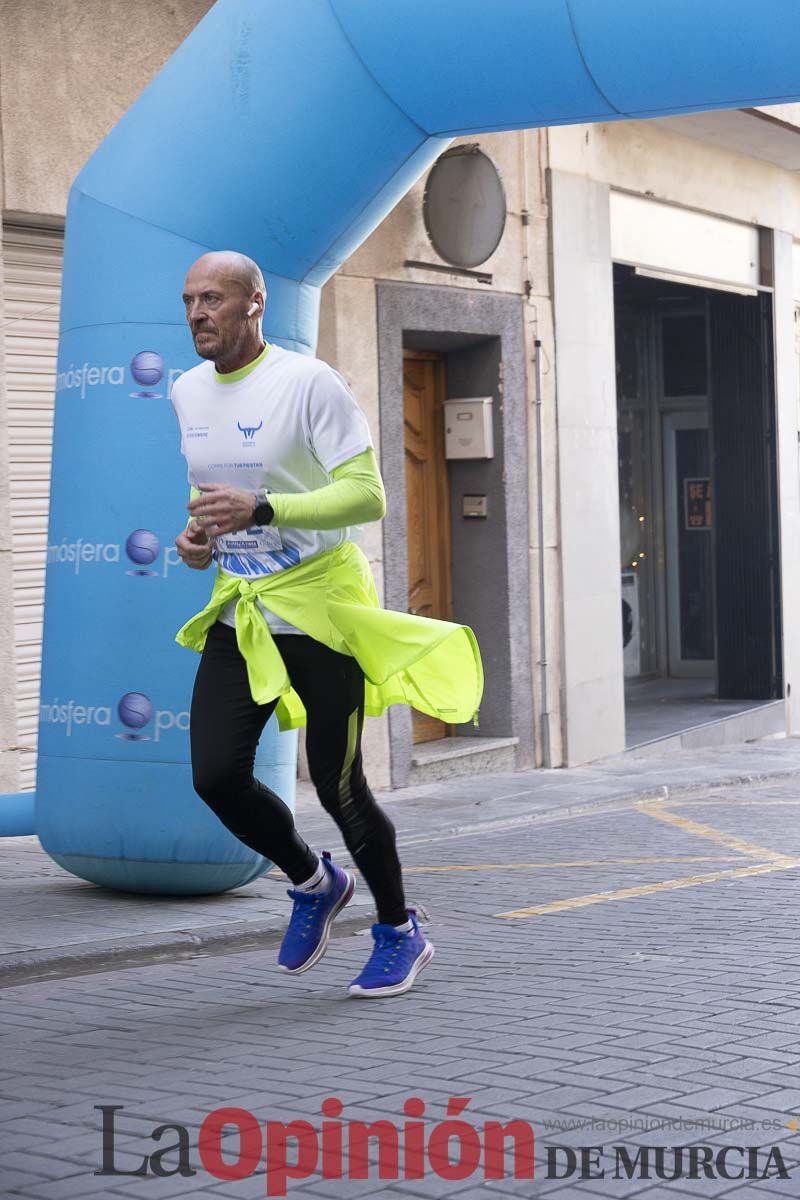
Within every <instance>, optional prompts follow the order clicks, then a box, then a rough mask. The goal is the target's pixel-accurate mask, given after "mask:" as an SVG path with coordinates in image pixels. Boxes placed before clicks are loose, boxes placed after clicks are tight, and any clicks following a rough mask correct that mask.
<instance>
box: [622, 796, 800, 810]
mask: <svg viewBox="0 0 800 1200" xmlns="http://www.w3.org/2000/svg"><path fill="white" fill-rule="evenodd" d="M643 803H646V801H644V802H643ZM666 803H668V804H669V806H670V808H681V807H683V808H686V807H691V806H692V805H693V804H705V805H708V806H709V807H713V806H714V805H716V806H717V807H719V805H721V804H724V805H725V806H726V807H727V808H773V807H778V808H779V807H781V806H782V805H785V806H788V807H790V808H791V807H794V808H796V807H797V806H798V805H800V800H746V799H742V800H739V799H738V798H737V799H736V800H731V798H730V797H729V796H728V797H727V798H726V797H722V798H721V799H719V800H703V799H700V798H698V799H695V800H693V799H691V798H688V797H684V798H683V799H676V800H672V799H670V800H668V801H666Z"/></svg>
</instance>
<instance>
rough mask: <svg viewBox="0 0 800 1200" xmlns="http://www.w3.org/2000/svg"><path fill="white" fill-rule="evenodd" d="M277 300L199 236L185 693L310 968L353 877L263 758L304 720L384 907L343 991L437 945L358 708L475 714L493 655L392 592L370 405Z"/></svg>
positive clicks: (409, 970)
mask: <svg viewBox="0 0 800 1200" xmlns="http://www.w3.org/2000/svg"><path fill="white" fill-rule="evenodd" d="M265 300H266V287H265V283H264V278H263V275H262V273H261V270H260V269H259V267H258V266H257V264H256V263H255V262H253V261H252V259H249V258H247V257H245V256H244V255H242V254H238V253H236V252H233V251H219V252H213V253H209V254H204V255H203V256H202V257H201V258H199V259H198V260H197V262H195V263H194V264H193V266H192V267H191V268H190V270H189V273H188V275H187V277H186V282H185V285H184V294H183V303H184V306H185V312H186V320H187V322H188V324H189V328H190V330H191V333H192V337H193V340H194V345H195V349H196V351H197V353H198V355H199V356H200V357H201V358H202V359H205V360H206V361H205V362H203V363H201V364H199V365H198V366H196V367H194V368H192V369H191V370H189V371H187V372H186V373H185V374H183V375H181V376H180V377H179V378H178V379H176V381H175V383H174V384H173V389H172V396H171V398H172V403H173V406H174V408H175V413H176V416H177V418H178V422H179V425H180V430H181V450H182V453H183V454H184V456H185V458H186V460H187V463H188V467H189V472H188V473H189V482H190V484H191V485H192V499H191V501H190V503H189V505H188V509H189V512H190V514H191V515H190V519H189V522H188V525H187V527H186V529H185V530H184V531H183V532H182V533H180V534H179V535H178V537H177V538H176V539H175V545H176V547H177V549H178V553H179V554H180V556H181V558H182V560H183V561H184V563H185V564H186V565H187V566H189V567H192V568H195V569H199V570H204V569H206V568H207V567H208V566H209V565H210V564H211V563H212V562H214V563H215V565H216V579H215V584H214V589H213V592H212V596H211V600H210V601H209V603H208V605H207V606H206V608H205V609H203V611H202V612H201V613H199V614H197V615H196V616H195V617H194V618H192V620H191V621H189V622H187V624H186V625H185V626H184V627H183V629H182V630H181V631H180V632H179V634H178V638H177V640H178V641H179V642H181V644H183V645H187V646H190V647H191V648H193V649H196V650H200V651H201V653H202V657H201V660H200V665H199V668H198V671H197V677H196V680H195V685H194V690H193V695H192V703H191V719H190V740H191V755H192V772H193V782H194V787H195V790H196V791H197V793H198V795H199V796H200V797H201V798H202V799H203V800H204V801H205V803H206V804H207V805H209V807H210V808H211V809H212V810H213V811H214V812H215V813H216V815H217V816H218V817H219V819H220V820H221V821H222V823H223V824H224V825H225V826H226V827H227V828H228V829H229V830H230V831H231V832H232V833H233V834H235V836H236V837H238V838H239V839H240V840H241V841H242V842H244V843H245V845H247V846H250V847H251V848H252V849H253V850H256V851H257V852H258V853H259V854H263V855H264V856H265V857H266V858H269V859H270V860H271V861H272V862H274V863H275V864H276V865H277V866H278V867H280V869H281V870H282V871H284V872H285V874H286V875H287V876H288V878H289V879H290V881H291V883H292V885H293V886H292V888H291V889H290V890H289V892H288V894H289V896H290V898H291V899H292V901H293V909H292V914H291V918H290V920H289V924H288V928H287V930H286V934H285V936H284V938H283V942H282V945H281V947H280V951H279V954H278V964H279V966H280V967H281V968H282V969H283V970H284V971H287V972H289V973H291V974H299V973H300V972H302V971H306V970H308V969H309V968H310V967H312V966H314V964H315V963H317V962H319V960H320V959H321V958H322V955H323V954H324V953H325V950H326V948H327V945H328V940H329V936H330V928H331V924H332V922H333V920H334V919H335V917H336V916H337V914H338V913H339V912H341V910H342V909H343V908H344V906H345V905H346V904H347V903H348V901H349V900H350V898H351V897H352V895H353V891H354V888H355V877H354V874H353V873H352V872H351V871H348V870H346V869H344V868H342V867H340V866H338V865H337V864H336V863H334V862H333V861H332V859H331V856H330V854H329V853H328V852H327V851H323V852H322V854H317V853H316V851H314V850H313V849H312V848H311V847H310V846H308V845H307V843H306V842H305V841H304V840H303V838H302V837H301V836H300V834H299V833H298V831H297V829H296V827H295V823H294V820H293V818H292V814H291V812H290V810H289V808H288V807H287V805H286V804H284V802H283V801H282V800H281V799H280V797H279V796H277V795H276V794H275V793H274V792H273V791H271V790H270V789H269V788H268V787H266V786H265V785H264V784H262V783H261V782H259V781H258V780H257V779H255V778H254V776H253V764H254V759H255V752H256V747H257V744H258V740H259V737H260V735H261V733H262V731H263V729H264V726H265V725H266V723H267V721H268V720H269V718H270V717H271V716H272V714H273V712H274V711H275V710H276V708H277V711H278V719H279V724H280V727H281V728H292V727H297V726H299V725H303V724H305V725H306V748H307V754H308V765H309V772H310V775H311V779H312V781H313V783H314V786H315V788H316V791H317V795H318V796H319V799H320V801H321V803H322V805H323V807H324V808H325V810H326V811H327V812H328V813H329V814H330V815H331V817H332V818H333V820H334V821H335V823H336V825H337V826H338V828H339V830H340V832H341V835H342V838H343V840H344V843H345V845H346V847H347V849H348V851H349V853H350V855H351V857H352V859H353V862H354V863H355V865H356V866H357V867H358V869H359V871H360V873H361V875H362V878H363V879H364V881H365V883H366V884H367V886H368V888H369V889H370V891H371V893H372V895H373V897H374V900H375V905H376V908H377V923H376V924H374V925H373V927H372V933H373V938H374V946H373V949H372V953H371V956H370V958H369V960H368V962H367V964H366V966H365V967H364V969H363V970H362V972H361V973H360V975H359V976H358V977H357V978H356V979H355V980H353V982H352V983H351V984H350V988H349V991H350V993H351V994H352V995H354V996H365V997H373V996H390V995H398V994H400V993H402V992H405V991H407V990H408V989H409V988H410V987H411V986H412V984H413V983H414V979H415V977H416V976H417V974H418V973H419V972H420V971H421V970H422V969H423V967H425V966H426V965H427V964H428V963H429V962H430V960H431V958H432V957H433V953H434V949H433V945H432V944H431V943H430V942H429V941H428V940H427V939H426V938H425V936H424V935H423V933H422V931H421V930H420V927H419V925H418V923H417V919H416V914H415V912H414V910H409V909H407V908H406V901H405V896H404V891H403V879H402V871H401V866H400V861H399V858H398V854H397V847H396V840H395V829H394V825H393V823H392V821H391V820H390V819H389V817H388V815H387V814H386V813H385V812H384V811H383V809H381V808H380V806H379V805H378V804H377V802H376V800H375V798H374V796H373V795H372V792H371V791H370V788H369V785H368V783H367V780H366V778H365V776H364V770H363V764H362V755H361V734H362V728H363V722H364V716H365V711H366V713H367V714H368V715H378V714H379V713H380V712H382V711H384V709H385V708H386V707H387V705H388V704H389V703H397V702H404V703H414V704H415V705H416V706H417V707H422V709H423V711H428V712H432V713H435V714H437V715H439V714H442V713H445V712H447V713H451V712H456V719H461V720H467V719H469V717H470V715H474V714H476V713H477V704H478V701H479V699H480V692H481V689H482V673H481V670H480V657H479V654H478V651H477V643H475V641H474V634H472V631H471V630H469V629H468V628H467V627H465V626H455V625H449V624H448V623H446V622H438V621H425V619H424V618H415V617H411V616H408V614H400V613H394V612H389V611H386V610H380V609H379V606H378V603H377V595H376V593H375V590H374V583H373V581H372V577H371V573H370V570H369V566H368V563H367V560H366V558H365V557H364V555H363V554H362V552H361V551H360V549H359V548H358V547H357V546H356V545H355V543H354V541H353V540H352V538H351V529H352V527H354V526H357V525H359V524H360V523H362V522H368V521H377V520H380V519H381V518H382V517H383V516H384V513H385V506H386V501H385V495H384V490H383V483H382V481H381V477H380V473H379V471H378V466H377V462H376V458H375V452H374V447H373V443H372V438H371V435H370V430H369V426H368V424H367V420H366V418H365V416H364V414H363V413H362V411H361V409H360V408H359V406H358V404H357V403H356V401H355V398H354V397H353V394H352V392H351V391H350V389H349V388H348V386H347V385H346V383H345V382H344V380H343V379H342V377H341V376H340V375H339V374H338V373H337V372H336V371H334V370H333V369H332V368H331V367H329V366H327V365H326V364H325V363H323V362H321V361H319V360H318V359H315V358H312V357H310V356H306V355H303V354H298V353H294V352H292V351H288V350H284V349H282V348H280V347H279V346H275V345H270V344H269V343H267V342H265V340H264V337H263V336H262V331H261V323H262V317H263V313H264V304H265ZM367 622H369V627H367ZM400 622H416V624H414V625H412V626H409V625H408V624H404V625H403V630H404V641H403V642H402V644H401V642H400V641H398V639H397V637H396V636H395V634H396V630H397V628H398V625H399V623H400ZM434 626H436V627H437V628H436V629H435V630H434V629H433V627H434ZM442 630H445V635H446V636H445V640H444V641H443V637H442ZM454 636H455V644H454V642H453V637H454ZM414 638H416V639H417V643H418V644H416V645H413V644H411V642H413V640H414ZM465 638H466V640H465ZM406 642H408V643H409V645H408V649H407V651H406V646H405V643H406ZM445 646H446V647H447V649H446V650H445V651H444V653H443V648H444V647H445ZM396 647H399V657H398V654H397V653H395V652H394V651H395V648H396ZM420 647H421V653H420ZM447 654H449V658H446V655H447ZM357 655H358V657H357ZM404 656H405V658H407V659H408V666H407V667H406V664H405V662H404V661H403V657H404ZM381 658H383V661H384V662H385V661H387V660H389V659H397V664H396V665H397V667H398V668H399V669H398V670H393V668H392V667H386V668H385V669H384V668H383V666H382V663H381ZM359 659H360V660H361V661H359ZM373 659H375V661H376V665H375V666H373V665H372V663H373ZM412 660H413V661H412ZM365 662H368V663H369V670H368V674H369V676H370V678H369V680H365V670H364V668H363V665H362V664H363V663H365ZM453 672H455V678H454V676H453ZM381 675H384V676H385V678H380V676H381ZM454 687H458V688H459V689H463V688H464V687H467V689H468V697H467V700H466V703H465V701H464V700H463V698H461V699H456V700H454V699H453V696H452V695H451V692H452V690H453V688H454ZM446 719H450V720H452V719H453V717H452V716H450V717H448V718H446ZM474 719H475V720H477V718H476V716H474Z"/></svg>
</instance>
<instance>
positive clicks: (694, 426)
mask: <svg viewBox="0 0 800 1200" xmlns="http://www.w3.org/2000/svg"><path fill="white" fill-rule="evenodd" d="M614 283H615V324H616V350H617V408H618V438H619V487H620V530H621V545H622V561H621V569H622V599H623V613H622V628H623V643H624V651H623V653H624V660H625V675H626V693H627V701H628V726H629V738H628V741H629V744H639V742H640V741H642V740H652V739H653V736H654V735H653V731H654V729H655V728H656V727H657V726H658V725H659V720H660V722H661V726H662V727H663V735H666V734H668V733H671V732H675V731H677V730H679V729H685V728H687V724H686V722H687V721H691V722H692V723H693V724H699V723H702V722H700V721H698V720H697V717H698V704H699V705H701V706H707V709H708V715H707V717H706V720H708V721H712V720H716V719H718V718H719V717H720V716H722V715H726V714H727V713H728V712H729V711H732V709H731V705H730V704H726V705H724V706H723V705H722V704H720V703H719V702H721V701H726V702H728V701H730V702H733V703H734V707H735V708H736V709H739V710H740V709H742V708H747V707H748V705H749V704H757V703H758V702H765V701H768V700H771V699H775V698H777V697H779V696H780V695H781V687H782V683H781V678H780V661H781V655H780V637H781V633H780V610H779V599H778V597H779V581H778V577H777V576H778V570H779V560H778V554H777V515H776V514H777V500H776V467H775V437H774V386H773V379H772V320H771V296H770V295H769V294H764V293H759V294H758V295H756V296H746V295H739V294H735V293H731V292H725V291H717V290H711V289H703V288H698V287H691V286H688V285H687V286H683V285H680V284H675V283H671V282H667V281H665V280H659V279H653V278H650V277H646V276H643V275H639V274H637V273H636V272H635V271H634V270H633V268H630V267H622V266H616V267H615V269H614ZM666 681H669V684H668V686H666ZM681 681H683V682H681ZM715 704H716V705H717V706H718V709H719V711H717V712H714V711H713V709H714V705H715ZM723 709H724V711H723ZM645 711H646V719H644V717H645ZM659 714H662V715H661V717H659ZM645 732H646V733H647V735H648V736H647V737H644V734H645ZM656 736H657V735H656Z"/></svg>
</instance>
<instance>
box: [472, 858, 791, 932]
mask: <svg viewBox="0 0 800 1200" xmlns="http://www.w3.org/2000/svg"><path fill="white" fill-rule="evenodd" d="M798 866H800V858H784V859H782V860H780V861H777V860H776V861H773V862H768V863H759V864H758V865H757V866H752V867H738V868H732V869H731V870H729V871H715V872H714V873H713V874H711V875H687V876H684V877H683V878H682V879H666V880H664V882H663V883H647V884H643V885H642V886H640V887H630V888H621V889H619V890H617V891H608V892H594V893H593V894H591V895H588V896H572V897H571V898H570V899H569V900H554V901H552V902H551V903H549V904H536V905H533V906H532V907H530V908H517V909H513V910H512V911H511V912H501V913H495V914H494V915H495V916H496V917H508V918H513V917H540V916H543V915H544V914H545V913H556V912H567V911H568V910H570V909H573V908H585V907H587V906H588V905H590V904H605V903H606V901H608V900H631V899H634V898H636V897H637V896H652V895H655V894H656V893H657V892H671V891H676V890H677V889H678V888H687V887H697V886H699V885H700V884H703V883H718V882H719V880H721V879H744V878H746V877H748V876H750V875H768V874H770V872H772V871H788V870H790V869H791V868H793V867H798Z"/></svg>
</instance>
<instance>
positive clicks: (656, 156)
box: [550, 121, 800, 233]
mask: <svg viewBox="0 0 800 1200" xmlns="http://www.w3.org/2000/svg"><path fill="white" fill-rule="evenodd" d="M550 148H551V165H552V166H553V168H554V169H555V170H558V171H568V172H570V173H572V174H574V175H584V176H587V177H589V178H591V179H595V180H598V181H599V182H602V183H608V184H610V185H611V187H614V188H622V189H625V190H626V191H631V192H637V193H638V194H639V195H643V196H645V195H646V196H653V197H654V198H655V199H658V200H667V201H670V202H671V203H674V204H682V205H685V206H686V207H688V208H698V209H701V210H703V211H705V212H711V213H719V214H720V215H723V216H728V217H732V218H733V219H735V220H737V221H746V222H750V223H754V224H757V225H765V226H767V227H768V228H770V229H785V230H788V231H790V232H792V231H794V232H795V233H800V175H798V174H794V173H792V172H791V171H786V170H784V169H783V168H782V167H777V166H773V165H772V164H771V163H767V162H761V161H759V160H757V159H754V158H747V157H746V156H745V155H744V154H735V153H732V152H731V151H730V150H723V149H721V148H720V147H717V146H711V145H708V144H707V143H706V142H700V141H696V140H695V139H694V138H688V137H681V136H679V135H678V134H675V133H671V132H668V131H667V130H665V129H664V128H663V127H659V126H656V125H652V124H649V123H648V122H647V121H618V122H609V123H608V124H605V125H568V126H561V127H560V128H557V129H551V130H550Z"/></svg>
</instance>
